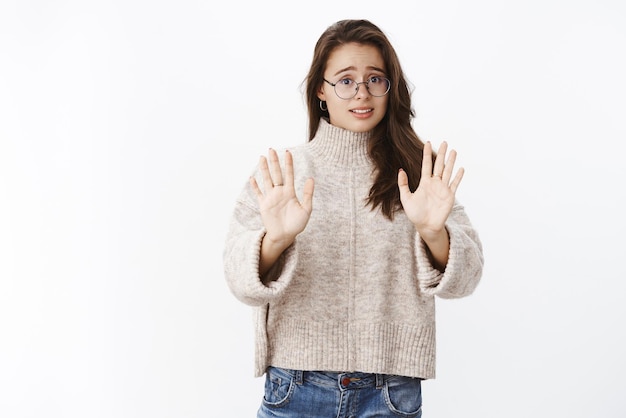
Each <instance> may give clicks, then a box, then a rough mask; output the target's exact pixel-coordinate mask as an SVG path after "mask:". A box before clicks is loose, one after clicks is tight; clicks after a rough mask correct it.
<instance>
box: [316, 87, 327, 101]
mask: <svg viewBox="0 0 626 418" xmlns="http://www.w3.org/2000/svg"><path fill="white" fill-rule="evenodd" d="M317 98H318V99H320V100H321V101H323V102H325V101H326V93H324V85H321V86H320V87H319V88H318V89H317Z"/></svg>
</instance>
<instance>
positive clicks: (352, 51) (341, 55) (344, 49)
mask: <svg viewBox="0 0 626 418" xmlns="http://www.w3.org/2000/svg"><path fill="white" fill-rule="evenodd" d="M372 69H379V70H382V71H384V70H385V63H384V61H383V57H382V55H381V53H380V51H379V50H378V48H376V47H375V46H373V45H366V44H358V43H348V44H344V45H340V46H338V47H336V48H335V49H333V51H332V52H331V53H330V55H329V56H328V61H327V62H326V71H327V72H330V73H331V74H336V73H339V72H342V71H367V70H372Z"/></svg>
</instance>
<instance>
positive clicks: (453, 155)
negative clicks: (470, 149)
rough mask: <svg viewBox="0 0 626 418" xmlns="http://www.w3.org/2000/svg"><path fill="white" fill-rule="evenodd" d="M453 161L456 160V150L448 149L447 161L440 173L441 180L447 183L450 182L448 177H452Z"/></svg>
mask: <svg viewBox="0 0 626 418" xmlns="http://www.w3.org/2000/svg"><path fill="white" fill-rule="evenodd" d="M455 161H456V151H455V150H450V154H449V156H448V161H446V165H445V166H444V168H443V173H442V175H441V180H443V182H444V183H445V184H448V183H449V182H450V179H451V178H452V171H453V170H454V163H455Z"/></svg>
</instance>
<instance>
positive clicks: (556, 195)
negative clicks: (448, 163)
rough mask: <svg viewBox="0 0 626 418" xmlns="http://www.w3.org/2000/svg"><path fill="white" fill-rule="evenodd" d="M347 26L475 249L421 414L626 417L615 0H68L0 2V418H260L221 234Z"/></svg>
mask: <svg viewBox="0 0 626 418" xmlns="http://www.w3.org/2000/svg"><path fill="white" fill-rule="evenodd" d="M361 17H363V18H368V19H371V20H372V21H374V23H377V24H378V25H379V26H380V27H381V28H382V29H383V30H385V31H386V32H387V34H388V35H389V36H390V38H391V40H392V42H393V43H394V44H395V46H396V49H397V51H398V53H399V55H400V57H401V60H402V63H403V65H404V68H405V71H406V73H407V76H408V77H409V79H410V80H411V81H412V83H413V84H414V85H415V94H414V106H415V109H416V110H417V113H418V117H417V119H416V121H415V126H416V129H417V130H418V133H419V134H420V135H421V136H422V138H423V139H428V140H431V141H432V142H434V143H435V144H437V143H440V142H441V141H442V140H444V139H445V140H447V141H449V143H450V144H451V145H452V146H453V147H455V148H456V149H457V150H458V151H459V164H460V165H463V166H464V167H465V168H466V176H465V178H464V180H463V183H462V185H461V188H460V190H459V192H458V197H459V198H460V199H461V200H462V201H463V202H464V203H465V205H466V209H467V211H468V213H469V215H470V216H471V218H472V219H473V221H474V224H475V226H476V227H477V228H478V230H479V231H480V233H481V237H482V239H483V243H484V247H485V256H486V265H485V272H484V278H483V282H482V283H481V285H480V286H479V288H478V289H477V291H476V293H475V294H474V295H472V296H471V297H469V298H466V299H463V300H456V301H439V304H438V321H439V329H438V344H439V350H438V377H437V379H436V380H433V381H428V382H426V383H425V384H424V401H425V406H424V409H425V414H424V416H425V417H428V418H435V417H446V418H447V417H461V416H463V417H480V418H490V417H493V418H502V417H507V418H515V417H526V416H528V415H529V414H530V415H532V416H534V417H565V416H567V417H590V416H596V417H604V418H608V417H623V416H624V415H625V414H626V407H625V406H624V403H623V400H622V396H623V393H624V390H625V389H626V385H625V384H624V383H623V382H624V374H625V373H626V362H625V360H624V356H623V353H624V351H625V348H626V347H625V343H624V338H625V337H626V327H625V326H624V325H623V321H624V318H626V307H625V304H624V302H623V300H622V299H623V294H624V292H625V291H626V286H625V285H624V283H625V281H626V267H625V265H624V249H625V245H624V235H625V234H626V229H625V222H624V217H623V215H622V213H623V212H624V209H623V203H624V198H625V187H624V184H623V180H624V179H625V178H626V169H625V168H624V163H623V161H624V159H623V154H622V152H623V143H624V140H626V128H625V127H624V123H623V122H624V114H626V99H624V97H626V82H625V81H624V80H625V78H624V77H623V74H625V73H626V55H625V54H624V51H625V50H626V25H625V24H624V23H625V22H626V11H625V8H624V6H623V3H621V2H619V1H617V0H614V1H611V0H586V1H582V0H580V1H565V0H562V1H559V0H544V1H539V0H529V1H525V2H512V1H506V2H505V1H497V0H478V1H474V2H467V1H461V0H458V1H454V0H443V1H442V0H439V1H434V0H431V1H415V2H405V1H399V2H393V1H384V2H380V1H363V2H347V3H339V2H336V1H318V2H309V3H301V2H284V3H283V2H272V1H269V2H254V1H249V2H236V1H232V2H225V3H224V4H220V5H214V3H211V2H209V1H187V0H184V1H170V2H167V1H141V0H130V1H122V0H113V1H106V2H85V1H78V0H77V1H56V2H48V1H30V2H18V1H4V2H2V3H1V4H0V141H1V142H0V416H2V417H6V418H21V417H47V418H52V417H72V418H74V417H76V418H78V417H80V418H83V417H90V418H100V417H103V418H104V417H115V418H123V417H129V418H130V417H133V418H134V417H150V418H161V417H176V418H183V417H185V418H187V417H189V418H192V417H193V418H195V417H252V416H254V414H255V411H256V409H257V407H258V405H259V402H260V399H261V396H262V393H261V390H262V385H263V381H262V379H255V378H253V377H252V356H253V346H252V326H251V325H252V324H251V311H250V309H249V308H248V307H247V306H244V305H242V304H240V303H239V302H238V301H236V300H235V299H234V297H232V295H231V294H230V293H229V291H228V289H227V287H226V285H225V283H224V279H223V275H222V261H221V251H222V243H223V238H224V235H225V232H226V225H227V222H228V218H229V216H230V211H231V209H232V206H233V203H234V198H235V196H236V194H237V193H238V192H239V190H240V188H241V187H242V186H243V185H244V183H245V182H246V180H247V177H248V175H249V173H250V171H251V170H252V168H253V167H254V165H255V164H256V162H257V159H258V156H259V155H260V154H262V153H265V151H266V150H267V148H268V147H270V146H272V147H281V146H290V145H293V144H298V143H302V142H304V140H305V133H306V120H305V108H304V104H303V99H302V95H301V91H300V83H301V81H302V80H303V78H304V76H305V74H306V71H307V69H308V65H309V63H310V59H311V56H312V50H313V45H314V43H315V41H316V40H317V37H318V36H319V35H320V34H321V32H322V31H323V30H324V29H325V28H326V26H328V25H329V24H330V23H332V22H334V21H335V20H338V19H342V18H361Z"/></svg>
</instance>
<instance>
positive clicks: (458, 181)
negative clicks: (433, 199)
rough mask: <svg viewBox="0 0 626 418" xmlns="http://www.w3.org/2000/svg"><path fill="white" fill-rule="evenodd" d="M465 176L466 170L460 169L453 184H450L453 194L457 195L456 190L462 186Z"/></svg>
mask: <svg viewBox="0 0 626 418" xmlns="http://www.w3.org/2000/svg"><path fill="white" fill-rule="evenodd" d="M463 174H465V170H464V169H463V167H461V168H459V171H457V173H456V176H454V180H452V184H450V190H452V193H454V194H456V190H457V189H458V188H459V184H461V180H462V179H463Z"/></svg>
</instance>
